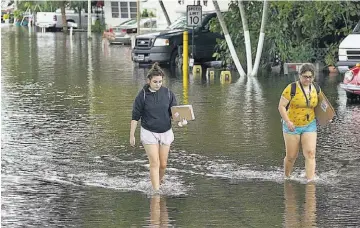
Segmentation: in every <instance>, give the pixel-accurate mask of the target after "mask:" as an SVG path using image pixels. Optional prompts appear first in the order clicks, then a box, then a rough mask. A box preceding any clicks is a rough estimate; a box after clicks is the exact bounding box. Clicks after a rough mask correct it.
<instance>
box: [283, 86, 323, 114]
mask: <svg viewBox="0 0 360 228" xmlns="http://www.w3.org/2000/svg"><path fill="white" fill-rule="evenodd" d="M312 85H314V87H315V89H316V93H317V94H318V95H319V93H320V92H321V89H320V86H319V85H318V84H317V83H315V82H313V83H312ZM295 94H296V82H293V83H291V91H290V96H291V98H290V101H289V103H288V104H287V105H286V111H287V110H288V109H289V107H290V102H291V100H292V99H293V97H294V96H295Z"/></svg>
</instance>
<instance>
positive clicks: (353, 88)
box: [340, 63, 360, 99]
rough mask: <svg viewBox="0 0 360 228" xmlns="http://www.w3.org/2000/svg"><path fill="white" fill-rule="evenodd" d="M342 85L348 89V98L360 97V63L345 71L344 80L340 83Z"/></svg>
mask: <svg viewBox="0 0 360 228" xmlns="http://www.w3.org/2000/svg"><path fill="white" fill-rule="evenodd" d="M340 87H341V88H343V89H344V90H345V91H346V96H347V98H349V99H356V97H359V98H360V63H358V64H356V66H354V67H353V68H351V69H350V70H348V71H347V72H346V73H345V75H344V81H343V83H341V84H340Z"/></svg>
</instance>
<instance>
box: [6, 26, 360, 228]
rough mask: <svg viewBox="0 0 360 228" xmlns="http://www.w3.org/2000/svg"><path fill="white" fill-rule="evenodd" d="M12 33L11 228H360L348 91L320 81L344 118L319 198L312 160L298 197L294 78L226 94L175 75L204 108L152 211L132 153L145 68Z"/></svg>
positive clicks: (326, 135) (141, 166) (185, 100)
mask: <svg viewBox="0 0 360 228" xmlns="http://www.w3.org/2000/svg"><path fill="white" fill-rule="evenodd" d="M1 33H2V46H1V49H2V59H1V61H2V68H1V73H2V75H1V77H2V78H1V80H2V84H1V96H2V99H1V109H2V116H1V127H2V132H1V134H2V136H1V137H2V145H1V146H2V151H1V152H2V161H1V162H2V167H1V169H2V170H1V171H2V173H1V177H2V225H4V226H5V227H6V226H8V227H46V226H65V227H78V226H84V227H132V226H133V227H142V226H151V224H155V225H154V226H162V225H164V226H167V225H168V226H179V227H204V226H218V227H241V226H245V227H275V226H281V224H283V225H285V224H291V223H294V221H299V222H300V224H302V225H301V226H302V227H305V226H319V227H331V226H332V224H337V225H338V226H343V227H346V226H356V225H359V224H360V222H359V218H358V215H359V214H360V209H359V206H358V205H360V199H359V197H358V194H359V187H360V185H359V183H360V182H359V178H358V177H359V174H360V173H359V169H358V167H359V165H360V157H359V153H357V152H358V151H360V145H359V143H358V142H359V141H360V135H359V134H358V129H359V121H358V119H359V113H360V110H359V109H360V105H359V104H357V103H350V102H349V101H347V99H346V94H345V92H344V91H343V90H341V89H340V88H339V87H338V83H339V82H340V81H341V80H342V79H341V78H340V77H337V76H327V75H320V76H319V77H318V79H319V84H320V86H321V87H322V89H323V90H324V91H325V93H326V95H327V97H328V98H329V100H330V101H331V102H332V103H333V104H334V107H335V109H336V111H337V118H336V120H335V121H334V123H332V124H330V125H328V126H326V127H321V128H319V137H318V150H317V164H318V170H317V176H318V179H317V180H316V193H317V194H316V196H315V185H304V183H303V180H304V179H305V178H304V168H303V159H302V158H299V159H298V161H297V163H296V164H295V170H294V179H293V180H292V181H293V182H292V183H291V186H288V183H287V182H285V183H284V180H283V175H282V160H283V156H284V145H283V140H282V134H281V124H280V116H279V113H278V110H277V104H278V101H279V97H280V94H281V92H282V90H283V89H284V88H285V86H286V85H287V84H288V83H290V82H291V81H292V80H293V75H289V76H282V75H270V74H269V75H268V74H264V75H259V76H258V77H239V76H238V75H237V74H236V73H234V72H232V73H233V74H232V75H231V80H230V78H228V79H229V80H224V79H225V78H222V79H221V77H220V72H219V71H216V72H215V75H214V77H213V78H209V79H207V77H206V75H205V74H206V70H205V69H202V74H195V75H190V77H189V80H188V82H187V83H184V81H183V79H182V75H181V72H179V71H178V70H169V69H166V68H165V69H164V70H165V73H166V77H165V78H164V82H165V86H167V87H169V88H170V89H171V90H172V91H174V93H175V94H176V96H177V100H178V101H179V103H180V104H192V105H193V107H194V110H195V116H196V120H195V121H191V122H189V124H188V125H187V126H186V127H183V128H179V127H178V126H177V125H176V124H174V126H173V128H174V133H175V142H174V145H173V146H172V149H171V153H170V155H169V164H168V169H167V175H166V180H165V183H164V185H162V187H161V196H154V197H152V196H148V195H149V193H150V189H151V184H150V181H149V179H150V178H149V172H148V169H149V167H148V164H147V157H146V154H145V153H144V149H143V148H142V147H141V146H139V147H137V148H130V147H129V143H128V134H129V124H130V118H131V109H132V102H133V99H134V97H135V96H136V95H137V93H138V91H139V90H140V89H141V88H142V86H143V85H144V83H145V82H146V74H147V71H148V68H149V67H150V66H147V67H138V66H136V65H133V63H132V62H131V60H130V53H131V49H130V48H129V47H126V46H113V45H108V44H107V43H106V41H104V40H102V38H101V37H100V36H99V37H97V36H94V38H93V39H92V40H91V41H88V40H87V38H86V34H83V33H74V35H73V37H72V38H71V37H69V36H68V35H64V34H62V33H43V34H42V33H34V32H29V30H28V29H27V28H26V29H25V30H24V29H23V28H16V27H11V28H6V29H5V28H3V29H2V31H1ZM138 133H139V131H137V134H138ZM137 137H139V135H137ZM292 189H293V191H292ZM284 191H285V192H284ZM283 192H284V193H283ZM294 195H296V196H294ZM148 197H150V199H148ZM315 197H316V198H315ZM284 198H285V203H284ZM294 198H296V199H295V200H293V199H294ZM304 199H305V204H303V203H302V201H304ZM149 204H150V205H149ZM264 212H266V213H264ZM295 223H296V222H295ZM79 224H81V225H79ZM244 224H245V225H244ZM307 224H308V225H307ZM287 226H288V227H291V225H287ZM294 226H295V225H294ZM295 227H296V226H295Z"/></svg>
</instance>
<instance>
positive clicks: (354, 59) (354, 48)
mask: <svg viewBox="0 0 360 228" xmlns="http://www.w3.org/2000/svg"><path fill="white" fill-rule="evenodd" d="M357 63H360V21H359V22H358V23H357V25H356V26H355V28H354V30H353V31H352V33H350V34H349V35H348V36H347V37H346V38H345V39H344V40H343V41H342V42H341V43H340V45H339V62H337V64H336V66H337V68H338V70H339V72H340V73H344V72H346V71H348V70H349V69H350V68H351V67H353V66H355V65H356V64H357Z"/></svg>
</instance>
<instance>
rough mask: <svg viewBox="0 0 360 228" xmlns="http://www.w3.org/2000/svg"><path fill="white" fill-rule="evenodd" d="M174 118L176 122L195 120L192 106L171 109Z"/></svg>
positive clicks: (178, 106) (179, 106)
mask: <svg viewBox="0 0 360 228" xmlns="http://www.w3.org/2000/svg"><path fill="white" fill-rule="evenodd" d="M171 113H172V118H173V120H175V121H182V120H183V119H186V120H194V119H195V115H194V110H193V108H192V105H177V106H172V107H171Z"/></svg>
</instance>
